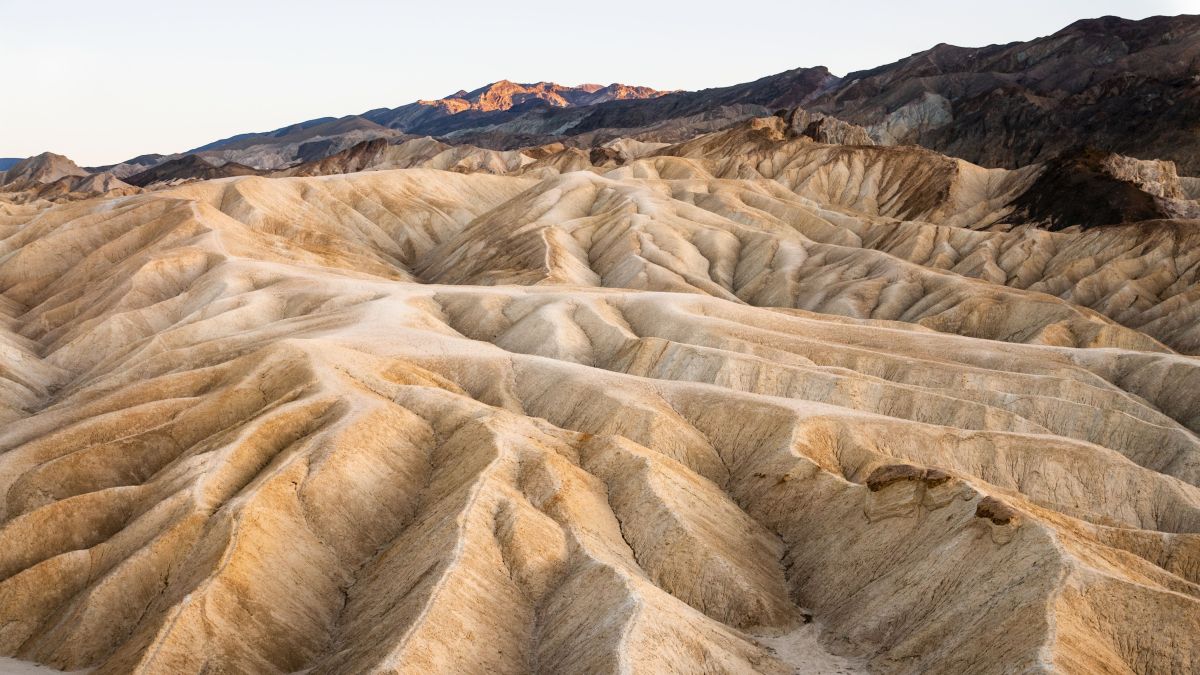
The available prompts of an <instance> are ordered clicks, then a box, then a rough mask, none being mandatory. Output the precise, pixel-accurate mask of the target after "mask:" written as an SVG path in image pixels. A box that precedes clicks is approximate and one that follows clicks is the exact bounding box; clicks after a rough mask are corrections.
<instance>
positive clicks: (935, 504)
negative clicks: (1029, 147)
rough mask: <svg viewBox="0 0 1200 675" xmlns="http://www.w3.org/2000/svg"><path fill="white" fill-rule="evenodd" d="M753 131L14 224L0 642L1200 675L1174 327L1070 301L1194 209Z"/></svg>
mask: <svg viewBox="0 0 1200 675" xmlns="http://www.w3.org/2000/svg"><path fill="white" fill-rule="evenodd" d="M778 124H780V122H774V121H770V120H768V121H765V122H761V123H759V125H758V127H757V128H756V129H754V130H753V131H754V134H753V135H751V136H746V135H745V134H742V135H741V136H739V137H738V138H734V137H733V136H731V135H725V136H721V137H719V138H712V137H710V138H704V139H697V140H696V141H695V142H694V143H692V144H691V145H690V146H687V147H683V146H676V147H674V148H667V149H663V148H653V149H650V148H646V147H641V146H637V145H635V144H632V143H626V144H619V145H617V146H614V148H613V149H614V150H615V151H616V152H619V153H624V157H623V158H622V165H621V166H619V167H616V168H612V169H609V170H604V169H603V167H597V166H595V165H594V164H592V163H591V162H590V159H589V162H588V164H589V168H587V170H583V171H575V172H570V173H564V172H563V171H565V169H566V166H567V164H566V162H560V163H558V164H555V163H554V162H553V161H550V162H546V161H545V160H547V159H548V158H551V157H560V158H561V157H566V155H565V154H562V153H565V152H567V149H566V148H547V149H546V150H545V152H544V153H537V154H539V155H540V156H538V157H532V156H525V157H527V158H528V159H529V160H530V162H524V161H523V160H522V161H520V162H517V163H518V164H522V165H524V164H530V165H531V164H532V162H543V165H542V166H541V167H538V170H528V169H526V168H525V167H524V166H521V167H517V168H514V169H506V170H505V171H504V172H503V173H507V174H510V175H489V173H488V172H489V169H488V168H487V167H488V164H487V163H486V162H484V163H472V164H471V168H469V169H465V170H464V171H458V172H456V171H447V170H439V169H434V168H409V169H402V170H377V171H363V172H360V173H351V174H346V175H326V176H318V177H275V178H268V177H239V178H231V179H222V180H216V181H206V182H196V183H189V184H186V185H182V186H179V187H175V188H170V189H163V190H159V191H155V192H147V193H143V194H136V195H130V196H123V197H116V198H104V199H92V200H85V201H75V202H71V203H66V204H61V205H49V204H47V203H45V202H39V203H37V204H3V205H0V294H2V295H0V354H2V355H3V357H4V358H3V360H0V654H4V655H7V656H15V657H17V658H21V659H24V660H31V661H37V662H40V663H46V664H50V665H53V666H55V667H58V668H63V669H81V668H96V669H97V672H99V673H127V672H137V673H191V672H195V673H200V672H234V673H241V672H246V673H291V672H297V671H304V670H309V671H310V672H314V673H347V672H412V673H417V672H421V673H424V672H456V673H457V672H477V673H495V672H512V673H520V672H545V673H559V672H744V673H749V672H761V673H780V674H783V673H791V672H796V671H800V672H837V670H838V669H842V670H850V671H854V670H865V669H874V670H877V671H887V672H906V673H915V672H941V673H987V672H996V671H998V670H999V671H1012V672H1050V671H1067V672H1106V673H1128V672H1188V671H1191V670H1195V669H1196V668H1197V667H1198V666H1200V642H1198V641H1197V640H1196V635H1197V634H1200V534H1198V533H1200V488H1197V484H1200V438H1198V437H1197V432H1198V431H1200V361H1198V360H1197V359H1196V358H1194V357H1192V356H1188V355H1186V354H1181V353H1179V352H1180V351H1188V349H1186V348H1187V347H1188V346H1189V345H1193V344H1195V343H1194V342H1191V341H1190V340H1192V339H1193V338H1192V337H1191V336H1192V335H1193V333H1192V332H1190V330H1189V329H1187V328H1186V327H1185V326H1184V324H1185V323H1188V321H1186V320H1183V319H1180V320H1178V321H1177V323H1175V324H1171V321H1165V322H1164V323H1163V324H1160V326H1161V328H1160V329H1159V330H1158V332H1155V333H1154V335H1156V336H1158V337H1160V338H1161V341H1160V340H1159V339H1155V338H1154V337H1151V336H1150V335H1149V333H1150V332H1151V331H1150V330H1148V329H1147V330H1139V328H1140V326H1142V325H1148V324H1138V323H1137V321H1136V320H1134V319H1130V318H1129V317H1127V316H1125V315H1124V314H1122V313H1121V312H1120V311H1118V309H1117V307H1116V306H1115V305H1106V304H1105V303H1103V302H1100V301H1098V300H1097V301H1089V300H1086V299H1085V295H1086V294H1087V293H1088V292H1099V291H1098V290H1097V289H1098V288H1100V287H1099V286H1098V283H1099V282H1098V281H1090V282H1089V281H1087V279H1088V278H1089V276H1092V277H1094V276H1097V275H1099V276H1100V277H1102V278H1104V279H1107V278H1109V277H1110V276H1111V278H1113V279H1119V278H1122V277H1124V278H1134V277H1139V273H1137V269H1139V268H1138V267H1137V265H1144V267H1143V268H1141V269H1145V270H1146V272H1145V274H1162V275H1164V276H1163V280H1162V284H1163V285H1162V287H1161V288H1162V289H1167V288H1170V289H1172V290H1171V291H1169V292H1168V291H1167V290H1160V295H1159V297H1163V296H1164V295H1168V294H1170V296H1171V297H1176V296H1180V295H1182V296H1183V297H1184V298H1185V299H1186V298H1190V297H1191V294H1194V293H1195V292H1196V291H1195V290H1194V287H1195V282H1194V280H1192V278H1191V277H1190V276H1188V275H1189V274H1190V273H1191V272H1187V271H1186V270H1187V269H1188V265H1189V262H1188V261H1189V260H1190V258H1189V257H1188V256H1190V255H1192V253H1191V250H1190V248H1188V247H1186V246H1183V245H1181V244H1179V242H1182V241H1185V240H1187V239H1186V238H1187V237H1190V236H1191V235H1190V233H1188V232H1186V231H1185V230H1184V229H1183V228H1184V224H1181V223H1168V224H1157V225H1156V224H1144V225H1139V226H1129V227H1127V228H1115V229H1111V230H1104V229H1098V230H1088V231H1085V232H1060V233H1047V232H1040V231H1026V230H1014V231H1010V232H981V231H975V230H972V229H970V228H972V227H977V226H978V227H982V226H986V225H987V224H989V223H993V222H1000V221H1002V220H1003V218H1004V215H1003V214H1004V204H1006V203H1007V202H1006V201H1005V199H1006V198H1007V195H1008V194H1009V192H1011V191H1013V190H1016V189H1018V188H1019V186H1020V185H1023V184H1024V183H1023V182H1022V181H1026V180H1028V179H1029V176H1030V175H1032V174H1033V173H1034V172H1032V171H1030V172H1025V173H1022V172H1007V173H1003V172H1001V173H997V172H992V171H989V170H984V169H980V168H978V167H972V166H970V165H965V164H963V163H959V162H956V161H954V160H948V159H944V158H937V157H936V156H934V157H932V158H931V157H930V156H928V155H927V154H926V153H924V151H913V150H904V149H890V148H858V149H853V150H850V149H846V148H841V147H838V146H827V145H822V144H817V143H814V142H812V141H811V140H808V139H796V138H792V139H789V138H787V137H786V134H783V135H777V132H781V131H782V129H780V128H777V126H776V125H778ZM423 143H424V144H425V145H426V146H428V145H429V144H428V142H423ZM685 145H687V144H685ZM404 147H405V146H404V145H400V146H394V148H404ZM394 148H392V149H394ZM417 149H418V147H417V146H408V148H407V149H406V150H404V152H409V151H412V152H413V153H414V155H413V156H420V157H424V158H425V159H423V160H420V161H426V160H427V159H429V157H437V156H439V155H440V154H441V153H443V152H447V150H446V149H445V148H436V147H426V148H425V149H424V150H421V151H420V152H417ZM434 150H436V152H432V151H434ZM389 151H390V149H389ZM646 151H650V152H651V154H650V155H645V154H644V153H645V152H646ZM664 151H665V152H664ZM430 152H432V154H430ZM654 152H659V153H662V154H658V155H654V154H653V153H654ZM461 159H463V157H462V156H459V157H458V158H457V159H456V160H455V162H454V163H451V164H452V166H449V167H443V168H454V166H457V161H458V160H461ZM417 163H418V164H419V163H420V162H417ZM905 177H907V179H905ZM839 181H840V182H841V184H842V185H843V189H842V190H840V191H839V190H837V189H835V188H836V186H837V185H838V184H839ZM1130 228H1133V229H1130ZM1139 228H1140V229H1139ZM1171 228H1175V229H1174V230H1172V229H1171ZM1163 232H1174V233H1175V234H1171V235H1169V236H1168V235H1164V234H1162V233H1163ZM1125 237H1129V238H1128V239H1126V238H1125ZM1172 237H1174V238H1172ZM1188 241H1190V240H1188ZM1136 242H1140V243H1136ZM1123 245H1124V246H1125V249H1124V252H1121V251H1122V248H1121V246H1123ZM1101 249H1103V251H1101ZM1010 251H1011V252H1010ZM1089 251H1090V252H1089ZM1136 255H1141V256H1144V257H1146V258H1145V260H1142V261H1141V262H1140V263H1138V264H1137V265H1135V264H1134V263H1131V262H1129V261H1130V260H1131V259H1134V258H1132V256H1136ZM1147 256H1148V257H1147ZM968 258H969V259H968ZM1056 261H1058V262H1056ZM1152 267H1153V268H1154V270H1155V271H1154V272H1151V271H1150V270H1151V268H1152ZM1163 269H1166V270H1168V272H1162V271H1161V270H1163ZM997 270H999V271H997ZM1168 277H1170V278H1171V279H1170V280H1168ZM1155 278H1156V279H1157V277H1155ZM1113 283H1116V282H1115V281H1114V282H1113ZM1145 283H1147V284H1148V283H1150V282H1145ZM1156 283H1158V282H1156ZM1160 302H1174V303H1176V304H1173V305H1171V306H1172V307H1176V306H1181V305H1179V304H1178V303H1180V302H1181V301H1178V300H1177V301H1169V300H1162V301H1160ZM1088 306H1093V309H1088V308H1087V307H1088ZM1147 311H1150V310H1147ZM1185 311H1190V310H1185ZM1190 323H1191V324H1192V325H1194V323H1195V322H1194V320H1193V321H1191V322H1190ZM1123 324H1124V325H1123ZM1169 325H1174V326H1175V328H1169V327H1168V326H1169ZM1171 345H1174V346H1175V347H1176V348H1175V349H1172V347H1171ZM1192 351H1195V350H1192ZM810 620H811V621H812V623H811V624H808V625H807V626H806V621H810ZM818 631H819V636H820V640H819V642H818V640H816V639H813V635H814V633H816V632H818Z"/></svg>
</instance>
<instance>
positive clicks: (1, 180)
mask: <svg viewBox="0 0 1200 675" xmlns="http://www.w3.org/2000/svg"><path fill="white" fill-rule="evenodd" d="M86 175H88V171H87V170H85V169H82V168H80V167H79V165H77V164H75V162H72V161H71V160H70V159H68V158H66V157H64V156H62V155H57V154H55V153H53V152H43V153H42V154H40V155H35V156H33V157H27V158H25V159H22V160H20V161H18V162H16V163H15V164H13V165H12V166H10V167H9V168H8V170H7V171H5V172H4V174H3V176H2V177H0V185H11V184H22V185H32V184H35V183H53V182H54V181H56V180H58V179H59V178H62V177H64V176H86Z"/></svg>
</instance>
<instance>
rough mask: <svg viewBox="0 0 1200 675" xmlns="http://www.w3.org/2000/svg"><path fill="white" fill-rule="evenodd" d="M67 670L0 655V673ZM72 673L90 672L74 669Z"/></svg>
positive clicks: (37, 673)
mask: <svg viewBox="0 0 1200 675" xmlns="http://www.w3.org/2000/svg"><path fill="white" fill-rule="evenodd" d="M63 672H67V671H63V670H55V669H54V668H51V667H49V666H42V665H38V664H36V663H30V662H29V661H18V660H17V659H10V658H8V657H6V656H0V675H49V674H50V673H63ZM70 672H73V673H90V672H91V671H90V670H74V671H70Z"/></svg>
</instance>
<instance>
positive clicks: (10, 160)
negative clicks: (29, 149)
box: [0, 157, 24, 171]
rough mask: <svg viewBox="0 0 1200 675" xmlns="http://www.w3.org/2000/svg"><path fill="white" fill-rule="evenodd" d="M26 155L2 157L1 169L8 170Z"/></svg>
mask: <svg viewBox="0 0 1200 675" xmlns="http://www.w3.org/2000/svg"><path fill="white" fill-rule="evenodd" d="M22 159H24V157H0V171H8V170H9V169H11V168H12V167H13V165H14V164H16V163H17V162H19V161H21V160H22Z"/></svg>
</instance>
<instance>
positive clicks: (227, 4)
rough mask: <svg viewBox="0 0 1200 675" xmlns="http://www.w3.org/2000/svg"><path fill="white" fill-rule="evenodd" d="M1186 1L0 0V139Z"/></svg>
mask: <svg viewBox="0 0 1200 675" xmlns="http://www.w3.org/2000/svg"><path fill="white" fill-rule="evenodd" d="M1182 13H1200V0H1174V1H1158V0H1136V1H1124V0H1088V1H1084V0H1009V1H1007V2H996V1H995V0H989V1H988V2H964V1H956V0H928V1H926V0H907V1H901V0H889V1H880V0H857V1H853V2H852V1H847V0H843V1H841V2H829V0H822V1H821V2H808V1H807V0H784V1H776V0H756V1H753V2H738V1H728V0H726V1H721V2H717V1H695V2H690V3H682V2H672V3H666V2H652V1H650V0H603V1H600V2H590V3H585V2H579V1H577V0H574V1H573V0H559V1H549V0H531V1H520V2H518V1H507V2H506V1H503V0H491V1H476V0H441V1H440V2H439V1H429V0H425V1H424V2H419V3H409V2H383V1H381V0H340V1H333V0H328V1H324V2H318V1H315V0H291V1H288V2H261V1H258V0H206V1H204V2H193V1H190V0H175V1H172V0H153V1H151V0H127V1H122V2H96V1H95V0H87V1H78V0H58V1H56V2H49V1H43V0H0V91H3V92H4V97H3V99H2V100H0V157H24V156H28V155H32V154H37V153H39V152H42V151H45V150H51V151H54V152H58V153H61V154H65V155H67V156H68V157H71V158H72V159H74V160H76V161H77V162H78V163H80V164H82V165H98V164H111V163H114V162H118V161H121V160H124V159H128V158H130V157H133V156H135V155H139V154H142V153H148V152H163V153H169V152H178V151H182V150H187V149H190V148H193V147H196V146H199V145H202V144H204V143H208V142H210V141H213V140H216V139H218V138H223V137H225V136H230V135H233V134H236V133H242V132H251V131H267V130H271V129H275V128H278V127H281V126H284V125H286V124H291V123H293V122H300V121H303V120H307V119H312V118H314V117H324V116H341V115H347V114H351V113H360V112H363V111H366V110H369V109H371V108H379V107H389V108H391V107H396V106H398V105H402V104H404V103H409V102H411V101H414V100H416V99H419V98H438V97H441V96H445V95H447V94H450V93H452V92H454V91H456V90H458V89H468V90H469V89H474V88H476V87H479V86H482V85H484V84H486V83H488V82H492V81H495V80H499V79H505V78H507V79H510V80H514V81H518V82H536V81H539V80H550V81H554V82H559V83H560V84H579V83H583V82H598V83H601V84H608V83H610V82H624V83H626V84H638V85H647V86H651V87H656V88H660V89H700V88H705V87H715V86H724V85H729V84H735V83H738V82H745V81H748V80H753V79H756V78H759V77H762V76H764V75H770V74H773V73H777V72H780V71H783V70H788V69H790V68H795V67H799V66H815V65H825V66H828V67H829V68H830V70H832V71H833V72H834V73H836V74H838V75H844V74H846V73H847V72H850V71H854V70H861V69H864V68H870V67H873V66H876V65H881V64H884V63H890V62H892V61H895V60H897V59H900V58H902V57H904V56H907V55H909V54H912V53H914V52H917V51H921V50H923V49H927V48H929V47H931V46H933V45H935V44H937V43H939V42H948V43H951V44H956V45H962V46H982V45H987V44H993V43H1003V42H1011V41H1014V40H1027V39H1030V38H1034V37H1038V36H1041V35H1046V34H1049V33H1052V32H1054V31H1056V30H1058V29H1059V28H1062V27H1063V26H1065V25H1067V24H1069V23H1071V22H1072V21H1075V20H1077V19H1080V18H1090V17H1096V16H1102V15H1105V14H1115V15H1118V16H1123V17H1126V18H1143V17H1146V16H1151V15H1154V14H1182Z"/></svg>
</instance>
